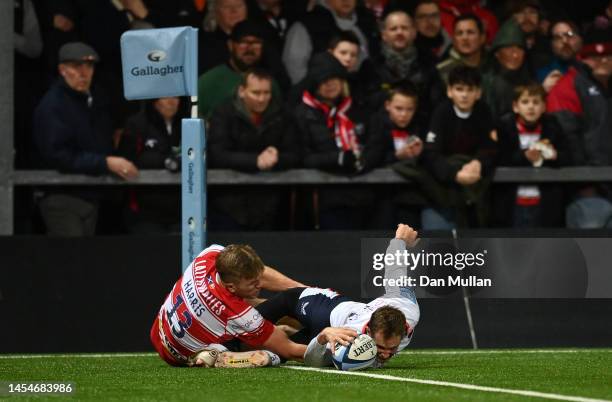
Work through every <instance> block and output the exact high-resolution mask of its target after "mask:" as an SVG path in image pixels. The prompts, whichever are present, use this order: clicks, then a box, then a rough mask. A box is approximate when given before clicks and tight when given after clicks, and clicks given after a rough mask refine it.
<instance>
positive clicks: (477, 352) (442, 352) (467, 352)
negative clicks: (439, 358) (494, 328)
mask: <svg viewBox="0 0 612 402" xmlns="http://www.w3.org/2000/svg"><path fill="white" fill-rule="evenodd" d="M514 353H527V354H529V353H536V354H537V353H612V349H505V350H499V349H489V350H487V349H478V350H471V349H469V350H468V349H466V350H417V349H412V350H410V351H407V350H404V351H402V352H399V353H398V354H400V355H487V354H514Z"/></svg>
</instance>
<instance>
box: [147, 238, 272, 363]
mask: <svg viewBox="0 0 612 402" xmlns="http://www.w3.org/2000/svg"><path fill="white" fill-rule="evenodd" d="M222 250H223V246H219V245H216V244H215V245H212V246H210V247H208V248H206V249H205V250H204V251H202V252H201V253H200V254H199V255H198V256H197V257H196V259H195V260H194V261H193V262H192V263H191V264H190V265H189V267H188V268H187V270H186V271H185V273H184V274H183V276H182V277H181V278H180V279H179V280H178V281H177V282H176V284H175V285H174V288H172V291H171V292H170V294H169V295H168V297H167V298H166V300H165V301H164V304H163V305H162V307H161V309H160V311H159V316H158V318H159V330H160V333H159V335H160V338H161V341H162V343H163V344H164V346H165V347H166V349H167V350H168V352H170V354H171V355H172V356H173V357H174V358H176V359H177V360H179V361H186V360H187V359H188V358H189V357H190V356H192V355H193V354H194V353H196V352H198V351H200V350H202V349H204V348H206V346H207V345H210V344H221V343H225V342H227V341H229V340H231V339H234V338H238V339H240V340H241V341H243V342H245V343H247V344H249V345H252V346H259V345H262V344H263V343H265V342H266V341H267V340H268V338H269V337H270V335H271V334H272V332H273V331H274V326H273V325H272V323H270V322H269V321H267V320H264V319H263V317H262V316H261V314H259V313H258V312H257V310H255V309H254V308H253V307H252V306H251V305H250V304H248V303H247V302H246V301H245V300H244V299H242V298H240V297H238V296H235V295H233V294H232V293H230V292H229V291H228V290H227V289H226V288H225V287H223V286H221V285H220V284H219V278H218V276H217V269H216V267H215V261H216V259H217V255H219V253H220V252H221V251H222Z"/></svg>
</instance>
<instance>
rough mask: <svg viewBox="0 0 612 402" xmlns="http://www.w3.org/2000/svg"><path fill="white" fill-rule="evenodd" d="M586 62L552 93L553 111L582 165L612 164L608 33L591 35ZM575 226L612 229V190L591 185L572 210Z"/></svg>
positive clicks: (583, 55) (583, 53)
mask: <svg viewBox="0 0 612 402" xmlns="http://www.w3.org/2000/svg"><path fill="white" fill-rule="evenodd" d="M580 58H581V59H582V62H578V63H576V65H575V66H572V67H570V69H569V70H568V72H567V74H566V75H565V76H564V77H563V78H561V79H560V80H559V82H558V84H557V85H556V86H555V87H554V88H553V89H552V90H551V92H550V95H549V96H548V102H547V109H548V111H549V112H552V113H553V114H554V115H555V117H556V118H557V119H558V121H559V123H560V124H561V126H562V128H563V131H564V133H565V135H567V140H568V145H569V149H570V152H571V154H572V157H573V161H574V163H575V164H577V165H589V166H610V165H611V164H612V97H611V91H610V77H611V76H612V37H611V36H610V33H609V30H607V29H597V28H595V29H592V30H591V31H590V32H587V33H586V35H585V45H584V47H583V48H582V51H581V52H580ZM566 219H567V224H568V226H569V227H571V228H597V227H605V226H607V227H612V188H611V187H610V185H607V184H606V185H602V184H585V185H584V186H582V187H581V188H580V189H578V191H577V193H576V197H575V200H574V201H573V202H572V203H571V204H570V206H569V207H568V209H567V211H566Z"/></svg>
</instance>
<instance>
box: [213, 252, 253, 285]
mask: <svg viewBox="0 0 612 402" xmlns="http://www.w3.org/2000/svg"><path fill="white" fill-rule="evenodd" d="M215 265H216V268H217V273H218V274H219V276H220V277H221V280H222V281H223V282H236V281H239V280H241V279H247V280H248V279H255V278H256V277H257V276H259V275H261V274H262V273H263V270H264V263H263V261H261V258H259V256H258V255H257V253H256V252H255V250H254V249H253V247H251V246H249V245H246V244H230V245H229V246H227V247H225V249H223V250H222V251H221V252H220V253H219V255H218V256H217V260H216V262H215Z"/></svg>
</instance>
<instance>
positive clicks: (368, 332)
mask: <svg viewBox="0 0 612 402" xmlns="http://www.w3.org/2000/svg"><path fill="white" fill-rule="evenodd" d="M365 334H366V335H369V336H370V337H371V336H372V334H371V333H370V327H368V326H367V325H366V327H365Z"/></svg>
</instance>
